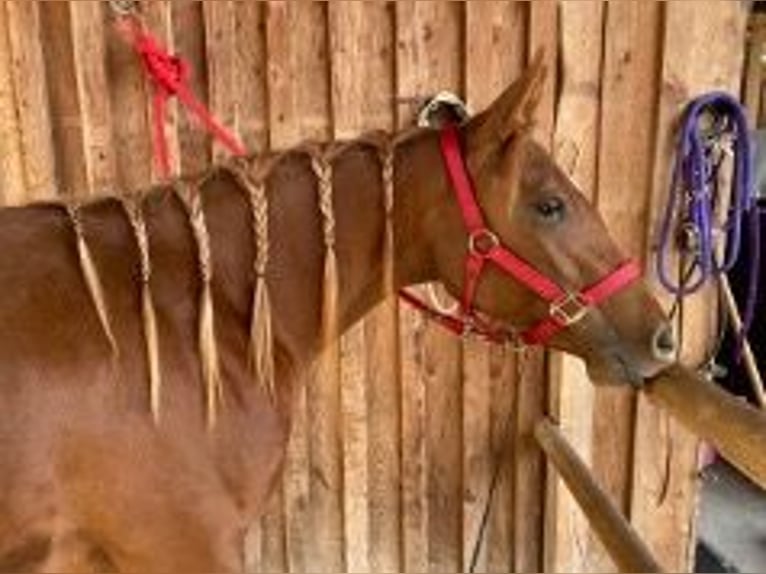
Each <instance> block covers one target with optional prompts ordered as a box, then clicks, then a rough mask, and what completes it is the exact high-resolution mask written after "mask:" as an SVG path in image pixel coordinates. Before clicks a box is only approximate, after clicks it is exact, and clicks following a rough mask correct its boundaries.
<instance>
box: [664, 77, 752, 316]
mask: <svg viewBox="0 0 766 574" xmlns="http://www.w3.org/2000/svg"><path fill="white" fill-rule="evenodd" d="M706 114H712V118H714V124H713V125H712V126H710V127H709V129H708V130H704V129H703V128H702V127H701V125H700V124H701V121H702V120H703V118H704V116H705V115H706ZM727 137H728V138H732V139H731V143H732V148H731V149H730V150H729V149H727V147H726V143H725V141H724V138H727ZM729 153H731V155H732V158H733V161H734V172H733V177H732V182H731V205H730V207H729V210H728V213H727V214H726V217H725V219H724V222H723V225H722V228H721V229H716V226H715V221H714V218H715V210H716V207H717V206H719V205H720V202H721V201H724V199H725V195H724V194H722V193H721V190H719V185H718V175H719V170H720V167H721V164H722V162H723V160H724V159H725V156H726V155H728V154H729ZM752 161H753V151H752V147H751V142H750V137H749V134H748V126H747V117H746V115H745V111H744V109H743V108H742V106H741V105H740V103H739V102H738V101H737V100H736V99H735V98H734V97H732V96H731V95H729V94H727V93H725V92H710V93H708V94H705V95H703V96H700V97H698V98H697V99H695V100H693V101H692V102H691V103H690V104H689V106H688V107H687V109H686V112H685V114H684V120H683V123H682V126H681V132H680V138H679V142H678V151H677V153H676V160H675V165H674V168H673V179H672V183H671V188H670V197H669V199H668V204H667V208H666V210H665V215H664V218H663V220H662V226H661V229H660V245H659V252H658V255H657V275H658V277H659V280H660V282H661V283H662V285H663V286H664V287H665V289H667V290H668V291H670V292H671V293H672V294H674V295H675V296H676V297H679V298H681V297H685V296H687V295H691V294H693V293H695V292H697V291H699V289H700V288H701V287H702V286H703V285H705V283H707V282H708V281H709V280H710V279H713V278H715V277H716V276H718V275H721V274H723V273H727V272H729V271H730V270H731V269H732V268H733V267H734V264H735V263H736V261H737V258H738V257H739V254H740V250H741V249H740V248H741V243H742V223H743V219H744V217H746V216H747V217H749V218H750V221H749V223H750V225H749V231H750V233H749V237H748V240H749V241H750V255H751V260H750V262H749V265H748V267H749V275H748V277H749V283H748V289H747V297H746V303H745V309H744V314H743V315H744V316H743V324H744V326H745V327H744V330H745V331H747V328H748V327H749V325H750V324H751V322H752V320H753V314H754V312H755V305H756V299H757V296H758V274H759V273H758V269H759V260H760V246H759V229H758V225H759V217H758V207H757V204H756V195H755V190H754V181H753V165H752ZM674 224H675V225H676V226H678V227H675V226H674ZM676 229H678V230H679V231H680V232H681V233H683V234H684V235H683V236H682V237H681V239H685V241H682V242H681V245H680V249H681V250H682V252H684V253H685V254H686V255H689V256H691V261H692V263H691V267H690V268H689V270H687V271H684V273H683V274H684V275H685V277H681V279H680V280H678V281H675V280H674V279H672V278H671V277H672V276H674V275H675V273H674V271H675V270H674V269H671V267H670V263H669V261H670V255H671V251H672V247H673V246H674V244H673V239H674V237H672V235H673V233H674V231H675V230H676ZM719 232H720V235H721V238H724V237H725V238H727V239H728V241H727V245H726V248H725V253H724V256H723V261H719V260H718V259H717V257H716V237H715V236H716V234H718V233H719Z"/></svg>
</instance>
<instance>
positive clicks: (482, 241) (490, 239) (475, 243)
mask: <svg viewBox="0 0 766 574" xmlns="http://www.w3.org/2000/svg"><path fill="white" fill-rule="evenodd" d="M499 246H500V238H499V237H498V236H497V234H496V233H495V232H494V231H491V230H489V229H487V228H486V227H483V228H481V229H476V230H475V231H472V232H471V234H470V235H469V236H468V252H469V253H470V254H471V255H478V256H479V257H487V256H488V255H489V254H490V252H491V251H492V250H493V249H495V248H496V247H499Z"/></svg>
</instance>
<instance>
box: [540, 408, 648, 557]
mask: <svg viewBox="0 0 766 574" xmlns="http://www.w3.org/2000/svg"><path fill="white" fill-rule="evenodd" d="M535 437H536V438H537V442H538V443H539V444H540V447H541V448H542V449H543V450H544V451H545V454H546V456H547V457H548V460H549V461H550V462H551V463H553V466H554V467H555V468H556V470H557V471H558V473H559V475H560V476H561V478H563V479H564V482H566V484H567V486H568V487H569V490H570V491H571V493H572V495H573V496H574V497H575V499H576V500H577V502H578V503H579V504H580V508H582V510H583V512H584V513H585V515H586V516H587V517H588V520H589V522H590V525H591V527H592V528H593V530H594V531H595V532H596V534H597V535H598V537H599V539H600V540H601V542H602V543H603V544H604V546H605V547H606V549H607V551H608V552H609V554H610V556H611V557H612V560H614V563H615V564H616V565H617V567H618V568H619V569H620V571H621V572H661V571H662V568H661V567H660V565H659V564H658V563H657V561H656V560H655V559H654V557H653V556H652V555H651V553H650V552H649V549H648V548H647V547H646V545H645V544H644V542H643V541H642V540H641V538H639V536H638V534H637V533H636V531H635V530H634V529H633V527H632V526H631V525H630V523H629V522H628V521H627V519H626V518H625V516H624V515H623V514H622V513H621V512H620V510H619V509H618V508H617V506H616V505H615V504H614V502H613V501H612V499H611V498H610V497H609V495H607V494H606V492H604V491H603V490H602V489H601V487H600V486H599V485H598V483H597V482H596V480H595V479H594V478H593V475H592V474H591V472H590V470H589V469H588V467H587V466H586V465H585V463H584V462H583V461H582V460H581V459H580V457H579V456H578V455H577V453H576V452H575V450H574V449H573V448H572V446H571V445H570V444H569V443H568V442H567V440H566V439H565V438H564V436H563V435H562V434H561V431H559V429H558V428H557V427H556V426H554V425H553V424H552V423H551V422H550V421H549V420H547V419H544V420H542V421H540V422H539V423H538V424H537V427H536V429H535Z"/></svg>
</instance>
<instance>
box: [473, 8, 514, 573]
mask: <svg viewBox="0 0 766 574" xmlns="http://www.w3.org/2000/svg"><path fill="white" fill-rule="evenodd" d="M465 26H466V37H465V58H466V62H465V89H466V102H467V104H468V106H469V107H470V108H471V109H472V110H474V111H476V112H479V111H480V110H482V109H484V108H485V107H487V106H488V105H489V104H491V103H492V101H493V99H494V98H495V97H496V96H497V95H498V94H499V93H500V92H501V91H502V90H503V89H504V88H505V87H506V86H507V85H508V84H509V83H510V82H511V81H513V80H514V79H515V78H516V77H517V76H519V75H520V74H521V72H522V70H523V66H524V59H525V52H526V11H525V7H524V6H523V4H520V3H516V2H473V3H469V4H467V5H466V24H465ZM463 389H464V390H463V399H464V400H463V413H464V414H463V417H464V419H463V429H464V430H463V436H464V443H463V483H464V501H463V544H464V547H465V549H466V551H465V553H464V564H463V569H464V571H466V570H467V569H468V567H469V566H470V561H471V559H472V555H471V554H472V553H473V550H474V545H475V544H476V540H477V536H478V533H479V529H480V525H481V520H482V516H483V514H484V509H485V505H486V500H487V496H488V494H489V489H490V482H491V478H492V476H491V474H492V472H493V471H494V465H495V464H501V465H502V466H501V471H500V472H501V477H500V479H499V481H498V486H497V489H496V492H495V495H494V496H495V498H494V500H493V504H492V507H491V510H490V512H491V514H490V517H489V521H488V526H487V531H486V535H485V541H484V543H483V544H482V552H481V554H480V556H479V562H478V563H477V569H478V570H479V571H482V572H485V571H489V572H507V571H510V570H511V569H512V568H513V472H511V470H512V469H513V464H514V459H513V456H512V454H513V453H512V452H511V451H512V449H509V448H507V443H508V441H507V437H506V436H504V431H505V425H506V423H507V422H508V417H509V416H511V413H512V411H513V410H514V407H513V391H514V381H513V361H512V359H511V358H510V357H508V356H507V354H506V353H505V352H504V350H502V349H492V348H488V347H487V345H485V344H483V343H480V342H478V341H470V340H469V341H466V342H465V343H464V345H463Z"/></svg>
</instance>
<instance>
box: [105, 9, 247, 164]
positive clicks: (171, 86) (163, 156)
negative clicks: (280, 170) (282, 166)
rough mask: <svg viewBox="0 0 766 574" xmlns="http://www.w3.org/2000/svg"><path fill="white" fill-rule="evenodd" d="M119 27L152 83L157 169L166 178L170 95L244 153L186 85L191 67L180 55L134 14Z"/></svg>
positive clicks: (229, 146) (233, 149)
mask: <svg viewBox="0 0 766 574" xmlns="http://www.w3.org/2000/svg"><path fill="white" fill-rule="evenodd" d="M118 29H119V30H120V32H121V33H122V35H123V37H124V38H125V39H126V40H127V41H128V42H129V43H130V44H131V45H132V46H133V49H134V50H135V51H136V54H138V56H139V58H140V59H141V63H142V64H143V67H144V70H145V71H146V74H147V75H148V76H149V78H150V79H151V80H152V84H153V86H154V95H153V97H152V100H153V106H154V118H153V124H154V125H153V130H154V157H155V161H156V163H157V166H158V168H159V170H160V173H161V174H162V175H163V176H164V177H166V178H167V177H169V176H170V174H171V168H170V151H169V147H168V142H167V135H166V133H165V121H166V115H167V103H168V101H169V100H170V98H172V97H177V98H178V100H179V101H180V102H181V103H182V104H183V105H184V106H185V107H186V108H187V109H188V110H189V111H190V112H191V113H192V114H193V116H195V117H196V118H197V119H198V120H199V121H200V122H201V123H202V126H203V127H204V128H205V129H206V130H207V131H209V132H210V133H211V134H212V135H213V136H214V137H215V138H216V139H217V140H218V141H220V142H221V143H222V144H223V145H224V146H225V147H226V148H227V149H228V150H229V151H230V152H231V153H233V154H234V155H238V156H239V155H245V154H246V153H247V150H246V149H245V146H244V145H243V144H242V143H240V141H239V140H238V139H237V138H236V137H235V136H234V135H233V134H232V133H231V132H229V131H228V130H227V129H226V128H225V127H223V126H222V125H221V124H220V123H218V122H217V121H216V119H215V117H213V114H212V113H211V112H210V110H209V109H208V108H207V107H206V106H205V105H204V104H203V103H202V102H200V101H199V100H198V99H197V98H196V97H195V96H194V94H193V93H192V91H191V88H190V86H189V80H190V79H191V69H190V67H189V64H188V63H187V62H186V61H185V60H184V59H183V58H181V57H180V56H175V55H172V54H170V53H169V52H168V51H167V50H166V49H165V48H164V47H163V46H162V45H161V44H160V42H159V41H158V40H157V39H156V38H155V37H154V36H152V35H151V34H149V33H148V32H147V31H146V30H145V28H144V26H143V25H142V24H141V22H140V21H139V20H138V19H137V18H136V17H133V16H128V17H125V18H122V19H121V20H120V21H119V22H118Z"/></svg>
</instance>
